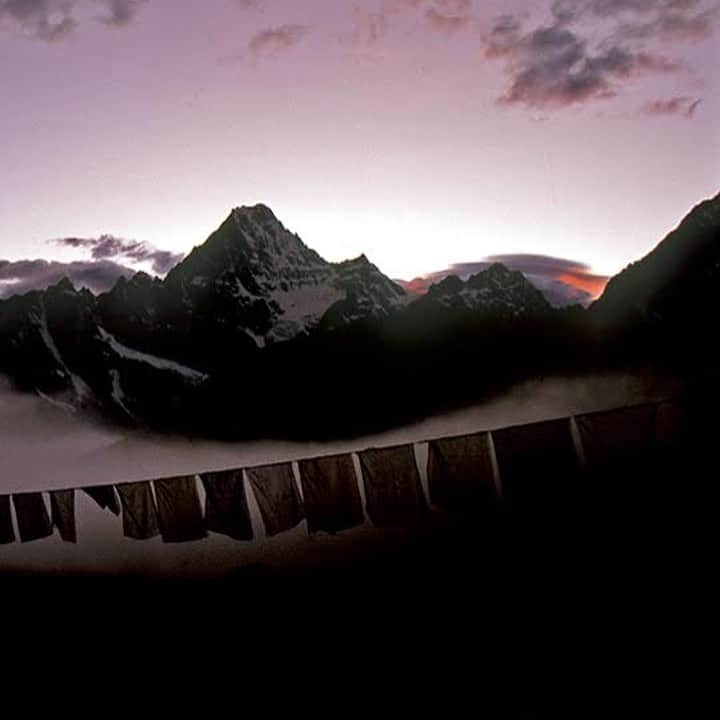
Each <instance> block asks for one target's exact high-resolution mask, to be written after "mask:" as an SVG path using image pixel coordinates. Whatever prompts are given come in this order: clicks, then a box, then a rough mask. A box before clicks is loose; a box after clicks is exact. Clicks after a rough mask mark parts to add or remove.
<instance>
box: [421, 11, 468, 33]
mask: <svg viewBox="0 0 720 720" xmlns="http://www.w3.org/2000/svg"><path fill="white" fill-rule="evenodd" d="M425 17H426V18H427V19H428V22H429V23H430V24H431V25H432V26H433V27H434V28H435V29H437V30H442V31H444V32H450V33H453V32H457V31H458V30H462V29H464V28H466V27H467V26H468V25H469V24H470V21H471V20H472V18H471V17H470V15H445V14H444V13H441V12H438V11H437V10H436V9H435V8H428V10H427V12H426V13H425Z"/></svg>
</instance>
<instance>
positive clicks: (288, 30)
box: [248, 25, 308, 54]
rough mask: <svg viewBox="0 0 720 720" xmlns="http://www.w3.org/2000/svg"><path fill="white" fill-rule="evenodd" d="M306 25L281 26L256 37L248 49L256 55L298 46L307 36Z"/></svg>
mask: <svg viewBox="0 0 720 720" xmlns="http://www.w3.org/2000/svg"><path fill="white" fill-rule="evenodd" d="M307 32H308V27H307V26H306V25H280V26H279V27H274V28H268V29H267V30H263V31H261V32H259V33H258V34H257V35H255V36H254V37H253V38H252V40H250V43H249V44H248V47H249V48H250V50H251V52H253V53H255V54H260V53H268V52H269V53H275V52H278V51H282V50H287V49H288V48H291V47H293V46H294V45H297V44H298V43H299V42H300V41H301V40H302V39H303V38H304V37H305V35H306V34H307Z"/></svg>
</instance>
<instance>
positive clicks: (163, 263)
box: [49, 235, 183, 275]
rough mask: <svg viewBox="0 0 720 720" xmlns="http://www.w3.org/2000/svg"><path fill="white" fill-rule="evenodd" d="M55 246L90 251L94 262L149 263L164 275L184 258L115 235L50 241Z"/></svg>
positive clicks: (179, 254)
mask: <svg viewBox="0 0 720 720" xmlns="http://www.w3.org/2000/svg"><path fill="white" fill-rule="evenodd" d="M49 242H50V243H51V244H53V245H61V246H63V247H71V248H86V249H89V250H90V256H91V257H92V259H93V260H96V261H97V260H125V261H126V262H130V263H133V264H143V263H147V264H149V265H150V266H151V267H152V270H153V272H155V273H157V274H158V275H164V274H165V273H167V272H169V271H170V270H171V269H172V268H173V267H175V265H177V264H178V263H179V262H180V260H182V258H183V254H182V253H173V252H170V251H168V250H159V249H158V248H156V247H154V246H153V245H151V244H150V243H146V242H138V241H137V240H125V239H124V238H118V237H115V236H114V235H101V236H100V237H98V238H76V237H66V238H59V239H56V240H50V241H49Z"/></svg>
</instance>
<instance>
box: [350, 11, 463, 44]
mask: <svg viewBox="0 0 720 720" xmlns="http://www.w3.org/2000/svg"><path fill="white" fill-rule="evenodd" d="M398 18H400V19H405V20H406V21H407V20H410V21H414V22H415V23H416V24H417V25H418V26H421V25H423V24H424V25H425V26H426V27H429V28H431V29H433V30H437V31H438V32H441V33H448V34H452V33H455V32H457V31H459V30H463V29H465V28H468V27H470V26H471V24H472V22H473V20H474V15H473V0H379V1H378V2H364V3H355V4H354V5H353V8H352V20H353V27H354V33H353V40H354V42H355V43H356V44H362V45H366V44H370V45H371V44H374V43H376V42H378V41H380V40H382V39H383V38H384V37H385V35H386V34H387V32H388V31H389V30H390V28H391V27H392V26H393V23H394V21H395V20H397V19H398Z"/></svg>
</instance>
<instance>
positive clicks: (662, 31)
mask: <svg viewBox="0 0 720 720" xmlns="http://www.w3.org/2000/svg"><path fill="white" fill-rule="evenodd" d="M717 12H718V8H717V7H714V8H710V9H706V8H705V7H704V5H703V3H702V0H557V1H556V2H555V3H553V5H552V7H551V19H550V21H549V22H548V23H547V24H544V25H540V26H536V27H534V28H532V27H530V28H526V27H525V22H524V21H523V19H522V18H520V17H519V16H517V15H503V16H500V17H498V18H496V20H495V22H494V24H493V26H492V28H491V29H490V30H489V32H488V33H486V35H485V37H484V47H485V56H486V57H487V58H488V59H499V60H501V61H502V62H503V63H504V64H505V71H506V73H507V75H508V78H509V85H508V87H507V89H506V91H505V92H504V93H503V95H502V96H501V97H500V98H498V102H499V103H500V104H504V105H523V106H526V107H529V108H534V109H544V108H551V107H565V106H569V105H573V104H576V103H584V102H587V101H589V100H597V99H603V98H611V97H614V96H616V95H617V94H618V93H619V92H620V91H621V90H622V89H623V88H624V86H625V85H626V84H627V83H628V82H629V81H630V80H632V79H634V78H636V77H639V76H643V75H648V74H656V75H657V74H667V73H677V72H679V71H681V70H684V69H685V64H684V63H683V62H682V61H681V60H678V59H676V58H672V57H667V56H666V54H665V53H666V52H667V49H668V44H679V43H684V42H687V41H689V40H695V39H700V38H703V37H707V36H708V35H709V34H710V33H711V32H712V30H713V26H714V20H715V17H716V15H717ZM588 18H595V21H593V22H590V24H588Z"/></svg>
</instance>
